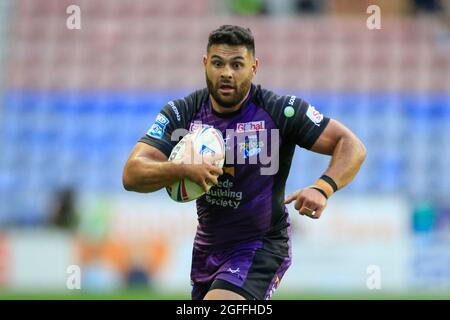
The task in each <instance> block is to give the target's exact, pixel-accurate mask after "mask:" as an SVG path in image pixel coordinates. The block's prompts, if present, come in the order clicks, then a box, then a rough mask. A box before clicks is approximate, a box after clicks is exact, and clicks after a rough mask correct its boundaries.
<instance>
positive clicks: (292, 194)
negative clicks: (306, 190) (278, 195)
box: [284, 192, 297, 204]
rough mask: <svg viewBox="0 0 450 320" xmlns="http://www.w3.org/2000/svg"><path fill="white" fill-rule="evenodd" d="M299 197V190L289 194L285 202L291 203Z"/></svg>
mask: <svg viewBox="0 0 450 320" xmlns="http://www.w3.org/2000/svg"><path fill="white" fill-rule="evenodd" d="M296 198H297V192H294V193H291V194H290V195H288V196H287V198H286V200H284V204H289V203H291V202H292V201H294V200H295V199H296Z"/></svg>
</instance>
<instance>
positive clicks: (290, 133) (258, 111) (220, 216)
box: [139, 85, 329, 249]
mask: <svg viewBox="0 0 450 320" xmlns="http://www.w3.org/2000/svg"><path fill="white" fill-rule="evenodd" d="M328 122H329V118H327V117H324V116H323V115H322V114H320V113H319V112H318V111H317V110H315V108H314V107H313V106H311V105H310V104H308V103H307V102H305V101H304V100H302V99H301V98H297V97H295V96H280V95H277V94H275V93H273V92H271V91H269V90H266V89H263V88H261V87H260V86H259V85H258V86H256V85H252V87H251V91H250V93H249V95H248V97H247V98H246V100H245V102H244V103H243V105H242V107H241V108H240V110H238V111H236V112H233V113H231V114H219V113H217V112H215V111H214V110H213V108H212V107H211V102H210V98H209V93H208V89H206V88H205V89H202V90H198V91H196V92H194V93H192V94H190V95H189V96H187V97H185V98H184V99H178V100H173V101H170V102H169V103H168V104H167V105H166V106H165V107H164V108H163V109H162V110H161V112H160V113H159V114H158V116H157V118H156V121H155V122H154V123H153V125H152V126H151V128H150V129H149V131H148V132H147V134H146V135H145V136H144V137H142V138H141V139H140V140H139V141H140V142H145V143H147V144H149V145H152V146H154V147H156V148H157V149H159V150H160V151H161V152H163V153H164V154H165V155H166V156H167V157H168V156H169V155H170V152H171V151H172V148H173V147H174V146H175V145H176V144H177V142H178V141H172V140H171V134H172V132H173V131H174V130H175V129H179V128H183V129H186V130H190V131H192V130H195V129H197V128H199V127H201V126H212V127H214V128H216V129H218V130H220V131H221V132H222V135H223V137H224V139H225V141H226V147H227V149H228V150H227V156H226V159H225V161H226V163H225V166H224V174H223V175H222V176H220V177H219V179H218V180H219V185H218V186H214V187H212V188H211V190H210V191H209V192H208V193H207V194H205V195H203V196H202V197H200V198H199V199H197V214H198V227H197V234H196V237H195V243H194V247H195V248H198V249H216V248H217V249H219V248H226V247H233V246H235V245H238V244H241V243H252V242H254V241H256V242H258V240H262V239H263V238H265V237H267V236H271V235H276V234H277V233H278V232H285V231H286V228H287V227H288V226H289V218H288V211H287V209H286V207H285V205H284V204H283V201H284V197H285V195H284V191H285V184H286V179H287V177H288V174H289V169H290V166H291V161H292V157H293V155H294V150H295V146H296V145H298V146H300V147H302V148H305V149H309V148H311V147H312V145H313V144H314V142H315V141H316V140H317V138H318V137H319V136H320V134H321V133H322V132H323V130H324V129H325V127H326V126H327V124H328ZM273 129H277V130H276V131H273ZM230 130H232V131H230ZM230 132H232V133H233V132H234V133H236V135H238V136H239V137H235V136H233V135H230V134H229V133H230ZM274 134H278V141H276V140H274V141H272V138H273V135H274ZM273 139H275V138H273ZM277 142H278V143H277ZM230 148H233V151H234V152H231V150H230ZM229 152H231V153H229ZM230 154H231V155H233V157H230ZM262 155H268V157H266V159H271V162H270V163H267V161H260V160H259V159H260V157H261V156H262ZM275 157H278V160H277V161H278V169H277V170H276V171H274V170H272V171H274V172H271V174H262V173H261V169H264V168H266V170H267V169H269V168H271V166H272V168H274V169H275V168H276V166H275V165H274V161H275V160H274V159H275ZM238 158H240V161H239V162H238ZM242 162H244V163H242ZM263 163H264V164H263Z"/></svg>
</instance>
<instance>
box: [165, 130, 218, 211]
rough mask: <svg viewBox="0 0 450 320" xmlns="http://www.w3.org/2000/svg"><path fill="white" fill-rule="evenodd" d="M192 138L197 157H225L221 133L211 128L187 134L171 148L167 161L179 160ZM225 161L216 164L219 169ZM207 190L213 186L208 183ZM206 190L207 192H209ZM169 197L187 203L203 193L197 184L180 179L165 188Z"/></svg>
mask: <svg viewBox="0 0 450 320" xmlns="http://www.w3.org/2000/svg"><path fill="white" fill-rule="evenodd" d="M188 137H192V145H193V148H194V152H195V153H196V154H197V155H206V154H217V153H221V154H223V155H225V142H224V140H223V136H222V133H221V132H220V131H219V130H217V129H214V128H213V127H206V128H200V129H198V130H196V131H194V132H193V133H188V134H187V135H185V136H184V137H183V139H181V141H180V142H178V143H177V145H176V146H175V147H174V148H173V150H172V152H171V153H170V156H169V161H173V160H181V159H182V158H183V156H184V154H185V151H186V150H185V149H186V140H187V139H188ZM224 161H225V159H221V160H220V161H217V162H216V165H217V166H218V167H219V168H222V167H223V164H224ZM208 186H209V189H210V188H211V187H212V186H213V185H212V184H211V183H208ZM209 189H208V190H209ZM166 190H167V193H168V194H169V196H170V197H171V198H172V199H173V200H175V201H177V202H188V201H192V200H195V199H198V198H200V197H201V196H202V195H204V194H205V191H204V190H203V189H202V187H201V186H199V185H198V184H197V183H195V182H193V181H191V180H189V179H182V180H181V181H177V182H175V183H173V184H172V185H170V186H168V187H166Z"/></svg>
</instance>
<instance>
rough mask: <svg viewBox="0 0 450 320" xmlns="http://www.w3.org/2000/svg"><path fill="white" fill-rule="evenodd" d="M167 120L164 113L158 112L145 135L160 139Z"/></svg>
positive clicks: (167, 122)
mask: <svg viewBox="0 0 450 320" xmlns="http://www.w3.org/2000/svg"><path fill="white" fill-rule="evenodd" d="M169 122H170V121H169V119H167V117H166V116H165V115H163V114H161V113H159V114H158V115H157V116H156V120H155V123H154V124H153V125H152V126H151V127H150V129H149V130H148V132H147V135H148V136H150V137H153V138H156V139H161V138H162V136H163V135H164V132H165V131H166V126H167V125H168V124H169Z"/></svg>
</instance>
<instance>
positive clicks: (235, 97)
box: [205, 73, 252, 108]
mask: <svg viewBox="0 0 450 320" xmlns="http://www.w3.org/2000/svg"><path fill="white" fill-rule="evenodd" d="M205 77H206V85H207V86H208V90H209V93H210V94H211V95H212V96H213V98H214V100H216V102H217V103H218V104H219V105H220V106H221V107H223V108H232V107H235V106H236V105H238V104H239V103H240V102H241V101H242V100H244V98H245V96H246V95H247V93H248V90H249V89H250V86H251V83H252V81H251V77H249V78H247V79H245V81H243V82H242V84H241V85H240V86H237V85H236V84H234V83H232V82H225V81H220V80H219V81H218V82H217V83H216V84H214V83H213V82H212V81H211V79H209V77H208V74H206V73H205ZM223 84H226V85H229V86H232V87H233V88H234V90H233V92H232V93H231V94H227V95H222V94H221V93H220V92H219V89H220V86H221V85H223Z"/></svg>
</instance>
